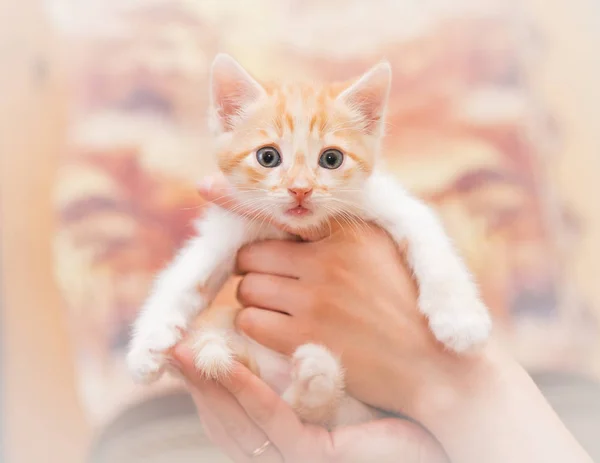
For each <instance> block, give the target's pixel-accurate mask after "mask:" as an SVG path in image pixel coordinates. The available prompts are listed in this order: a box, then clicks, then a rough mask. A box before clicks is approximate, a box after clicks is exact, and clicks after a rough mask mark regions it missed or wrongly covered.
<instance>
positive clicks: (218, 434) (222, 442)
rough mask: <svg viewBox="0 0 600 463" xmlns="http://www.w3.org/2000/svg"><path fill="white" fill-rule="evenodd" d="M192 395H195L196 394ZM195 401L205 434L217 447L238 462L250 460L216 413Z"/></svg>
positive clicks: (243, 462) (242, 462) (244, 462)
mask: <svg viewBox="0 0 600 463" xmlns="http://www.w3.org/2000/svg"><path fill="white" fill-rule="evenodd" d="M191 395H192V397H194V394H191ZM194 403H195V404H196V409H197V410H198V415H199V416H200V421H201V422H202V428H203V429H204V434H205V435H206V436H207V437H208V439H209V440H210V441H211V442H212V443H213V444H215V445H216V446H217V447H219V449H220V450H221V451H222V452H223V453H225V454H226V455H227V456H228V457H229V458H230V459H231V460H232V461H234V462H236V463H246V462H248V461H249V458H248V456H247V455H246V454H245V453H244V451H243V450H242V449H241V448H240V447H239V445H238V444H237V442H235V441H234V440H233V439H232V438H231V437H230V436H229V435H228V434H227V432H225V429H224V428H223V425H222V424H221V422H220V421H219V420H218V419H217V418H216V417H215V416H214V415H212V414H211V413H210V412H208V411H207V410H206V408H204V407H203V406H201V405H200V404H199V403H198V402H197V401H196V400H194Z"/></svg>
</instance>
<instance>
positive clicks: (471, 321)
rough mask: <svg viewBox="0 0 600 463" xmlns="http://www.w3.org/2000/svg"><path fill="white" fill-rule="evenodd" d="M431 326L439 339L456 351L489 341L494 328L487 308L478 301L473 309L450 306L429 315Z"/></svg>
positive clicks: (460, 351) (464, 350)
mask: <svg viewBox="0 0 600 463" xmlns="http://www.w3.org/2000/svg"><path fill="white" fill-rule="evenodd" d="M463 307H469V305H464V306H463ZM471 307H472V304H471ZM429 326H430V327H431V331H433V334H434V335H435V337H436V339H437V340H438V341H440V342H441V343H443V344H444V345H445V346H446V347H448V348H449V349H451V350H453V351H454V352H457V353H463V352H466V351H468V350H470V349H473V348H477V347H479V346H481V345H482V344H484V343H485V341H487V339H488V338H489V336H490V333H491V330H492V320H491V318H490V315H489V313H488V311H487V308H486V307H485V306H484V305H483V304H482V303H481V302H479V301H477V305H476V307H475V308H474V309H473V310H468V311H466V310H464V308H463V309H462V310H456V309H455V308H453V307H449V308H446V309H442V310H438V311H436V312H435V313H434V314H432V315H431V316H430V317H429Z"/></svg>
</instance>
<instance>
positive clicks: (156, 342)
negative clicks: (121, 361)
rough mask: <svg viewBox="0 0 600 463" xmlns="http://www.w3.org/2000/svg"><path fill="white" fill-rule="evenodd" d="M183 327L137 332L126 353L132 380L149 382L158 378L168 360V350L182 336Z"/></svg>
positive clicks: (143, 382)
mask: <svg viewBox="0 0 600 463" xmlns="http://www.w3.org/2000/svg"><path fill="white" fill-rule="evenodd" d="M182 335H183V329H182V328H178V327H173V328H165V329H163V330H158V331H156V332H154V333H143V334H138V335H137V336H136V337H135V338H134V339H133V340H132V342H131V347H130V349H129V352H128V354H127V367H128V369H129V373H130V374H131V376H132V378H133V380H134V381H135V382H136V383H139V384H150V383H153V382H154V381H156V380H157V379H159V378H160V376H161V375H162V373H163V371H164V370H165V367H166V366H167V361H168V351H169V349H171V348H172V347H174V346H175V345H176V344H177V343H178V342H179V340H180V339H181V338H182Z"/></svg>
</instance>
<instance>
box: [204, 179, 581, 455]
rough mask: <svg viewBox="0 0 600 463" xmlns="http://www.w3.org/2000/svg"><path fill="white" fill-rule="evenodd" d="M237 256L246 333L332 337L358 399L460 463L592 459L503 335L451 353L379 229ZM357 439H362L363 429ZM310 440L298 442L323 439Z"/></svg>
mask: <svg viewBox="0 0 600 463" xmlns="http://www.w3.org/2000/svg"><path fill="white" fill-rule="evenodd" d="M214 186H215V188H204V189H201V190H200V192H201V194H202V195H203V196H204V197H205V198H206V199H207V200H209V201H213V202H216V203H219V202H220V205H221V206H222V207H225V208H235V207H236V205H235V203H234V202H227V201H224V200H223V198H221V199H217V198H218V197H219V196H220V195H221V193H220V192H222V191H223V189H226V188H227V186H226V185H223V183H222V182H221V183H219V181H217V182H216V183H215V184H214ZM327 232H328V229H325V230H321V231H320V236H316V237H305V239H309V240H310V239H315V238H322V237H323V236H328V235H327ZM237 264H238V269H239V270H240V272H241V273H244V274H245V277H244V279H243V280H242V282H241V284H240V286H239V299H240V300H241V301H242V303H243V305H244V306H245V307H246V308H245V309H244V310H242V311H241V312H240V315H239V316H238V319H237V325H238V328H239V329H241V330H242V331H244V332H246V333H247V334H248V335H250V336H251V337H253V338H255V339H256V340H257V341H258V342H259V343H261V344H264V345H266V346H267V347H271V348H273V349H275V350H278V351H280V352H283V353H287V354H289V353H291V352H292V351H293V350H294V349H295V348H296V347H297V346H298V345H301V344H304V343H306V342H308V341H313V342H319V343H322V344H325V345H326V346H328V347H329V348H330V349H331V350H333V351H334V352H337V353H339V354H341V356H342V363H343V365H344V367H345V369H346V383H347V388H348V391H349V393H350V394H351V395H353V396H354V397H356V398H358V399H361V400H363V401H364V402H367V403H370V404H371V405H376V406H379V407H380V408H384V409H387V410H392V411H403V412H404V413H406V414H407V415H409V416H411V417H412V418H414V419H417V420H418V421H419V422H421V423H423V424H424V425H425V426H426V427H427V428H428V429H429V430H431V431H432V432H433V434H434V435H435V436H436V438H437V439H439V441H440V442H441V444H442V445H443V446H444V449H445V450H446V451H447V453H448V455H449V456H450V458H451V459H452V460H453V461H461V462H465V463H475V462H481V461H488V462H489V463H496V462H497V463H500V462H506V461H514V462H530V463H531V462H544V463H546V462H550V461H552V462H554V461H556V462H559V461H573V462H575V461H577V462H586V463H587V462H591V459H590V458H589V456H588V455H586V453H585V451H584V450H583V449H582V448H581V446H580V445H579V444H578V443H577V442H576V441H575V439H574V438H573V436H572V435H570V434H569V432H568V431H567V430H566V429H565V427H564V425H563V424H562V423H561V421H560V419H559V418H558V417H557V416H556V414H555V413H554V411H553V410H552V408H551V407H550V406H549V405H548V403H547V402H546V401H545V399H544V397H543V395H542V394H541V393H540V391H539V390H538V389H537V388H536V386H535V384H534V383H533V381H532V380H531V378H530V377H529V376H528V375H527V373H526V372H525V371H524V369H523V368H522V367H521V366H520V365H519V364H518V363H517V362H516V361H515V360H514V359H513V358H512V357H511V356H510V355H508V353H507V352H505V351H503V349H501V348H500V347H499V346H498V345H496V343H494V342H493V340H492V342H489V343H488V344H487V345H486V346H485V347H484V348H483V349H482V350H480V351H478V352H477V353H475V354H472V355H461V356H458V355H455V354H453V353H450V352H447V351H445V350H444V349H443V347H442V346H441V345H440V344H439V343H438V342H437V341H436V340H435V338H434V337H433V335H432V334H431V333H430V331H429V328H428V326H427V323H426V320H424V317H423V316H422V315H421V314H420V313H419V311H418V310H417V288H416V286H415V284H414V282H413V280H412V278H411V275H410V272H409V271H408V269H407V267H406V266H405V264H404V260H403V259H402V256H401V255H400V253H399V252H398V249H397V248H396V246H395V244H394V243H393V242H392V240H391V239H390V238H389V237H388V236H387V235H386V234H385V233H384V232H383V231H381V230H379V229H377V228H376V227H373V226H371V225H367V224H364V226H360V227H358V228H356V229H354V230H346V231H344V230H339V229H337V230H335V233H333V234H332V235H331V236H329V237H328V238H327V239H321V240H320V241H316V242H305V243H295V242H277V241H272V242H262V243H254V244H252V245H251V246H248V247H246V248H244V249H243V250H242V251H241V252H240V253H239V254H238V262H237ZM247 390H250V388H248V389H247ZM279 408H280V407H279V406H277V407H276V409H277V410H279ZM380 423H381V422H380ZM371 425H372V424H371V423H369V424H368V425H365V426H367V427H365V428H362V427H361V432H365V431H367V430H368V429H370V428H369V427H368V426H371ZM380 425H381V424H380ZM309 429H310V428H309ZM350 429H352V428H350ZM340 432H341V431H340ZM346 436H347V437H348V438H349V439H351V440H352V439H357V441H358V438H359V436H361V439H362V437H364V434H363V435H360V434H359V433H354V432H353V431H351V430H350V431H348V434H347V435H346ZM305 439H307V438H306V437H303V438H302V439H300V440H299V442H302V444H303V445H311V444H312V441H310V440H305ZM317 439H319V438H317ZM320 439H323V438H322V437H321V438H320ZM258 445H260V444H258ZM349 445H350V448H352V442H350V444H349ZM275 461H278V460H275ZM291 461H294V460H291ZM300 461H303V460H300ZM308 461H310V459H309V460H308ZM375 461H377V459H375ZM394 461H396V460H394ZM434 461H435V460H434Z"/></svg>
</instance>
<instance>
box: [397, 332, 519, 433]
mask: <svg viewBox="0 0 600 463" xmlns="http://www.w3.org/2000/svg"><path fill="white" fill-rule="evenodd" d="M442 355H443V358H441V359H438V361H439V362H443V364H441V365H436V368H435V371H436V373H435V374H432V375H430V376H429V377H428V379H427V382H426V383H422V384H419V385H418V386H417V387H416V388H415V391H414V394H413V397H412V400H411V404H410V409H409V410H408V412H409V414H410V415H411V416H412V417H413V418H414V419H416V420H418V421H419V422H421V423H422V424H423V425H425V426H426V427H427V428H428V429H430V430H431V431H433V432H434V433H435V432H436V430H439V431H445V427H446V426H447V425H448V423H449V422H456V420H459V419H461V418H460V417H461V416H463V415H466V414H472V412H473V411H474V410H482V409H483V408H486V407H488V406H489V402H490V399H491V398H499V397H500V396H503V395H505V394H506V393H507V391H506V388H507V387H513V385H515V384H519V383H521V382H522V380H523V379H524V378H523V377H524V376H526V373H525V372H524V371H523V370H522V368H521V367H520V366H519V365H518V364H517V362H516V361H515V360H514V359H512V358H511V357H510V356H508V355H507V354H505V353H504V352H503V351H502V350H501V349H500V348H498V346H496V345H495V344H494V343H492V342H490V343H489V344H488V345H487V346H485V347H483V348H482V349H481V350H479V351H477V352H474V353H470V354H463V355H461V356H456V355H454V354H451V353H448V352H444V353H443V354H442ZM527 378H528V377H527ZM449 416H452V417H453V419H452V420H449V419H448V417H449Z"/></svg>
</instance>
